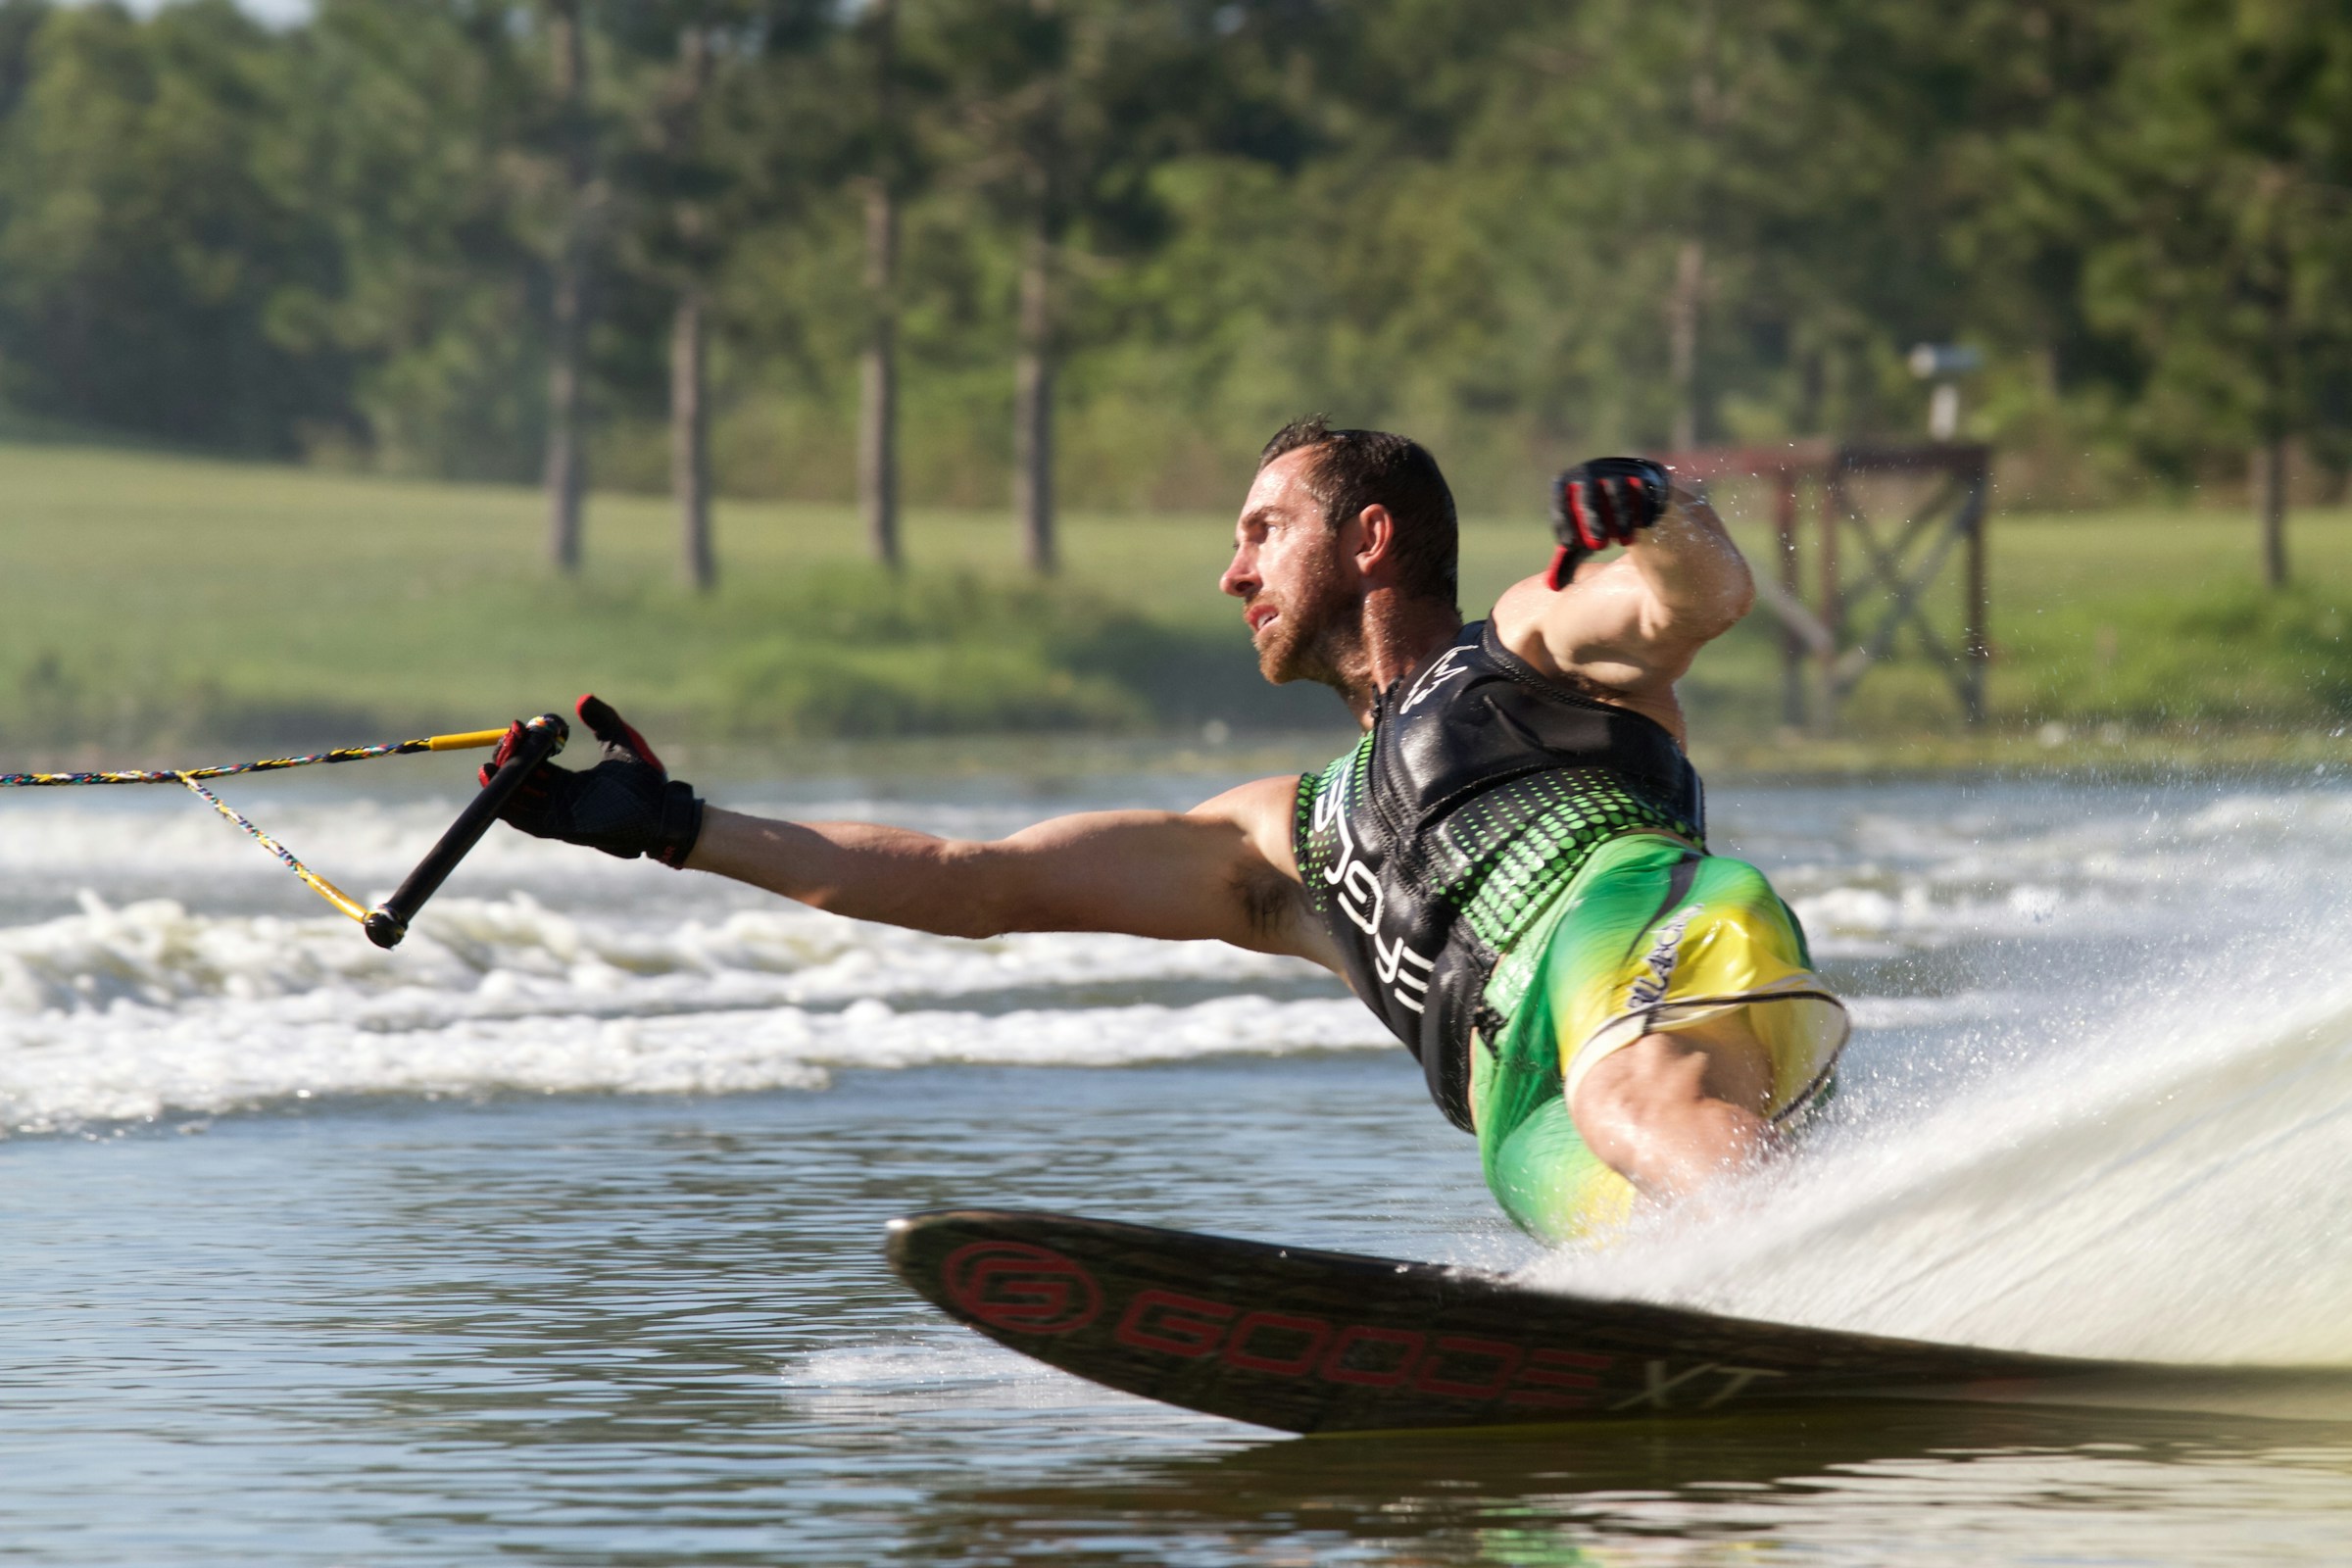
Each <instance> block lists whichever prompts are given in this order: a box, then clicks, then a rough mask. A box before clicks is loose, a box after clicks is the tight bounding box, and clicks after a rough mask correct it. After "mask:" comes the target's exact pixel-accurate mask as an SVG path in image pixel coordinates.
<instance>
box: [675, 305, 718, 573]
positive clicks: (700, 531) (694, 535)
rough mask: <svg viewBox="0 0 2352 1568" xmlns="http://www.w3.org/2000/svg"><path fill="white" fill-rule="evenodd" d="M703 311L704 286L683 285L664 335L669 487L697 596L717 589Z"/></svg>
mask: <svg viewBox="0 0 2352 1568" xmlns="http://www.w3.org/2000/svg"><path fill="white" fill-rule="evenodd" d="M707 309H708V302H707V300H706V297H705V294H704V291H703V286H702V285H701V284H700V283H692V284H689V285H687V287H686V288H685V289H684V290H683V291H682V292H681V293H680V294H679V295H678V308H677V315H676V317H675V318H674V319H673V320H672V321H671V324H670V335H669V484H670V492H671V494H672V495H674V496H675V497H676V498H677V503H678V524H679V532H680V536H681V539H682V541H683V543H684V545H685V559H684V561H683V562H682V563H681V564H682V566H683V568H684V571H685V577H686V585H687V586H688V587H690V588H692V589H693V590H694V591H695V592H697V593H709V592H710V591H711V589H712V588H714V587H716V586H717V585H718V562H717V559H716V557H715V556H714V555H713V554H712V552H711V407H710V386H709V380H710V367H709V364H708V359H709V356H708V354H707V352H706V347H705V345H706V340H707V338H708V335H709V334H708V330H707V328H706V325H705V321H704V316H705V314H706V311H707Z"/></svg>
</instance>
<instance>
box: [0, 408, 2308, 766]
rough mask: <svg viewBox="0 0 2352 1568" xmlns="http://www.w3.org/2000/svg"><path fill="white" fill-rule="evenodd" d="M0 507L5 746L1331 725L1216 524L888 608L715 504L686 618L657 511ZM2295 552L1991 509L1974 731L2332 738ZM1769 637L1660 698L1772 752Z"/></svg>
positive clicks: (1936, 693) (645, 504)
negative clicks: (1267, 654)
mask: <svg viewBox="0 0 2352 1568" xmlns="http://www.w3.org/2000/svg"><path fill="white" fill-rule="evenodd" d="M1241 479H1242V476H1240V475H1237V476H1236V488H1237V492H1238V489H1239V486H1240V483H1241ZM0 496H5V497H6V503H5V512H6V522H5V527H4V532H0V741H4V742H5V744H6V746H7V748H8V752H9V755H11V756H12V757H26V756H32V755H40V756H44V757H60V756H73V755H81V756H87V755H95V754H98V753H104V754H105V755H107V756H110V757H123V758H132V757H147V756H154V755H158V754H160V753H164V752H170V751H173V750H174V749H177V748H183V747H184V746H186V745H188V744H192V743H200V742H201V743H207V744H221V745H230V744H240V745H275V744H279V743H297V742H319V743H324V742H332V741H344V740H350V739H356V738H362V737H371V736H375V735H378V734H389V733H392V732H395V731H402V732H406V731H414V730H421V729H432V728H447V727H470V726H472V725H476V724H480V723H484V722H490V721H495V720H498V719H501V718H504V717H505V716H507V715H510V714H513V713H517V712H522V711H537V710H540V709H544V708H548V707H551V706H557V705H560V704H562V703H564V702H565V701H566V700H567V699H568V698H569V697H570V696H571V695H572V694H574V693H576V692H579V691H582V690H587V689H592V688H593V689H596V690H600V691H603V692H605V693H607V694H608V695H610V696H612V697H613V698H614V699H615V700H616V701H620V702H621V703H623V705H624V706H625V707H626V708H628V709H629V710H631V711H632V712H633V713H642V714H644V715H645V716H646V717H647V718H648V719H650V720H652V721H654V722H656V723H659V724H661V725H662V726H664V727H665V728H667V729H668V730H669V731H670V732H671V733H675V734H678V735H680V736H688V737H694V738H696V739H699V740H703V741H707V742H724V741H739V742H752V743H759V742H767V741H774V740H780V739H787V738H792V737H796V736H800V737H805V736H841V735H903V734H921V733H975V732H983V731H995V732H1004V731H1051V730H1064V731H1084V732H1113V733H1116V732H1141V731H1148V730H1152V729H1167V728H1176V727H1190V728H1192V729H1194V730H1196V731H1197V730H1198V729H1199V727H1200V726H1201V724H1203V723H1205V722H1207V721H1209V720H1218V721H1221V722H1224V723H1226V724H1228V725H1230V726H1233V727H1235V728H1239V729H1245V730H1246V729H1252V728H1255V729H1264V730H1274V729H1282V728H1298V727H1325V726H1330V725H1331V724H1332V723H1333V719H1334V712H1333V710H1332V708H1331V706H1330V704H1329V700H1328V698H1327V697H1325V696H1323V695H1322V694H1320V693H1316V692H1312V691H1304V690H1299V689H1290V690H1285V691H1272V690H1269V689H1267V688H1265V687H1263V686H1262V685H1261V684H1260V683H1258V682H1257V681H1256V679H1255V675H1254V671H1253V667H1252V665H1251V663H1250V656H1249V651H1248V647H1247V643H1246V641H1245V639H1244V638H1243V636H1242V634H1241V631H1240V628H1239V625H1238V619H1237V617H1236V615H1235V613H1234V607H1233V606H1232V605H1231V603H1230V602H1228V601H1225V600H1223V599H1221V598H1220V597H1219V596H1218V595H1217V593H1216V589H1215V581H1216V575H1217V572H1218V570H1219V568H1220V567H1221V565H1222V564H1223V562H1224V559H1225V552H1226V547H1227V545H1226V541H1227V529H1228V527H1229V525H1230V524H1229V519H1227V518H1224V517H1219V516H1149V517H1129V516H1089V515H1079V516H1073V517H1071V518H1069V519H1068V520H1067V523H1066V536H1065V554H1066V559H1067V562H1068V566H1067V569H1066V570H1065V572H1064V573H1063V574H1062V575H1061V576H1060V577H1059V578H1057V579H1056V580H1054V582H1052V583H1050V584H1044V585H1039V584H1035V583H1032V582H1029V581H1027V580H1025V579H1023V578H1022V577H1021V575H1020V574H1019V573H1018V571H1017V569H1016V566H1015V559H1016V558H1015V542H1014V538H1013V533H1012V528H1011V525H1010V523H1009V521H1008V520H1007V519H1006V518H1005V517H1004V516H1003V515H975V514H961V515H956V514H923V513H918V514H916V515H914V516H913V517H911V518H910V519H909V521H908V525H907V548H908V554H909V556H910V558H911V559H912V560H913V561H914V562H915V563H916V570H914V571H913V572H912V573H910V574H909V576H908V578H907V580H906V581H904V582H901V583H893V582H891V581H889V580H887V579H886V578H884V577H883V576H882V575H881V574H880V573H878V572H876V571H874V570H873V569H872V568H870V567H868V566H866V565H865V564H863V563H862V561H861V560H860V555H859V541H858V530H857V524H856V519H855V518H854V516H853V515H851V514H850V513H849V512H848V511H847V510H845V509H836V508H824V507H807V506H782V505H733V506H725V507H722V508H721V509H720V513H719V520H718V530H719V540H720V550H721V556H722V561H723V564H724V569H725V573H726V576H725V580H724V582H723V583H722V586H721V588H720V591H719V592H718V593H717V594H716V595H715V596H714V597H713V598H711V599H710V600H696V599H694V598H693V597H691V596H689V595H686V594H684V593H682V592H680V591H678V590H677V589H676V588H675V587H673V586H672V585H671V583H672V576H673V571H672V565H671V548H670V535H671V522H670V518H669V514H668V510H667V508H666V506H665V505H663V504H662V503H661V502H659V501H656V500H650V499H645V498H630V497H599V498H598V500H597V502H596V504H595V506H594V508H593V511H592V514H591V517H590V523H589V558H590V563H591V564H590V569H589V570H588V571H587V572H586V573H585V574H584V575H583V577H582V578H581V579H580V580H579V581H577V582H557V581H554V580H552V579H551V578H550V577H549V576H548V574H547V573H546V572H545V570H544V569H543V568H542V566H541V565H540V564H539V551H540V533H541V527H542V515H541V509H540V503H539V500H538V498H537V497H536V496H535V495H533V494H531V493H530V492H527V491H522V490H515V489H500V488H487V487H465V486H449V485H431V484H422V483H414V482H402V481H394V480H384V479H374V478H365V477H354V476H349V475H339V474H330V473H321V472H312V471H305V470H300V469H290V468H276V467H266V466H241V465H231V464H219V463H209V462H205V461H201V460H193V459H185V458H172V457H164V456H152V455H126V454H121V453H112V452H107V451H103V450H96V449H89V448H63V447H42V446H0ZM1742 531H1743V532H1745V531H1746V530H1745V529H1744V528H1743V529H1742ZM1749 542H1750V543H1751V545H1754V544H1760V543H1761V541H1760V539H1751V540H1750V541H1749ZM2293 543H2294V550H2295V555H2296V564H2297V568H2298V573H2299V578H2300V582H2301V586H2300V587H2299V588H2298V589H2297V591H2295V592H2294V593H2292V594H2290V595H2287V596H2284V597H2278V598H2275V597H2271V596H2266V595H2263V594H2261V593H2260V592H2259V591H2258V590H2257V589H2256V587H2255V585H2254V580H2253V573H2254V566H2253V563H2254V548H2253V528H2252V524H2251V522H2250V521H2249V520H2248V519H2246V518H2245V517H2244V516H2243V515H2240V514H2234V513H2231V514H2224V513H2208V512H2198V511H2193V510H2164V509H2146V510H2141V511H2132V512H2106V513H2096V514H2083V515H2065V516H2017V517H1997V518H1996V521H1995V525H1994V533H1993V543H1992V557H1991V559H1992V565H1993V578H1992V598H1993V612H1994V622H1993V624H1994V638H1995V644H1996V649H1997V654H1998V658H1997V662H1996V663H1995V665H1994V668H1993V675H1992V688H1991V697H1992V706H1993V711H1994V716H1995V724H1994V728H1995V730H1996V732H1997V734H1998V736H2002V737H2007V739H1998V740H1996V741H1994V742H1991V743H1987V744H1990V745H1993V746H1995V747H1996V748H1999V747H2008V748H2016V749H2023V750H2024V751H2025V752H2026V753H2027V754H2031V753H2033V752H2034V751H2049V750H2051V749H2053V748H2054V747H2055V748H2059V749H2063V748H2064V747H2066V746H2073V745H2077V744H2082V745H2090V746H2093V747H2094V748H2095V747H2099V746H2104V747H2107V748H2110V749H2114V748H2123V749H2125V750H2127V751H2128V750H2131V749H2133V747H2134V745H2135V742H2136V740H2137V738H2140V737H2146V736H2151V735H2155V736H2174V737H2180V736H2185V735H2188V734H2190V733H2191V732H2195V733H2201V734H2205V735H2208V736H2213V735H2226V734H2236V733H2244V732H2251V731H2264V732H2274V733H2275V732H2297V731H2305V732H2309V731H2317V732H2320V733H2325V732H2326V731H2327V729H2329V728H2332V727H2334V726H2337V725H2340V724H2343V723H2345V722H2346V721H2347V720H2352V645H2348V644H2347V643H2346V641H2345V632H2346V630H2347V629H2348V628H2352V613H2348V607H2352V515H2347V514H2343V513H2334V514H2319V513H2312V514H2305V515H2300V516H2299V517H2298V518H2297V519H2296V522H2295V532H2294V536H2293ZM1545 553H1546V552H1545V546H1544V533H1543V529H1542V525H1541V523H1540V522H1539V521H1537V520H1536V519H1535V518H1534V517H1533V516H1532V515H1530V516H1528V517H1525V518H1513V519H1490V518H1480V519H1472V520H1470V521H1469V522H1467V523H1466V524H1465V529H1464V573H1463V575H1464V603H1465V605H1466V606H1467V607H1470V608H1471V609H1473V610H1474V611H1475V610H1476V609H1479V608H1483V606H1484V605H1485V604H1487V603H1488V602H1489V601H1491V599H1492V598H1493V596H1494V594H1495V592H1496V591H1497V590H1498V589H1499V588H1500V587H1501V586H1502V585H1503V584H1505V583H1507V582H1508V581H1510V580H1511V579H1512V578H1514V577H1515V576H1518V575H1521V574H1523V573H1524V572H1526V571H1528V570H1531V569H1534V567H1535V566H1537V565H1538V564H1541V562H1542V561H1543V559H1544V555H1545ZM1949 610H1950V607H1949V606H1948V605H1945V606H1943V607H1942V608H1941V610H1940V611H1939V613H1945V614H1947V615H1948V614H1949ZM1946 623H1947V624H1949V622H1948V620H1947V622H1946ZM1777 646H1778V644H1777V632H1776V630H1775V629H1774V628H1773V626H1772V625H1771V624H1770V623H1769V622H1768V621H1767V620H1766V618H1765V617H1764V616H1762V615H1761V614H1759V615H1757V616H1755V617H1752V618H1751V620H1750V622H1749V623H1748V624H1746V625H1744V626H1742V627H1741V628H1740V629H1739V630H1738V631H1736V632H1735V633H1734V634H1733V635H1732V636H1731V637H1729V638H1727V639H1726V640H1725V641H1724V643H1722V644H1720V645H1719V646H1718V647H1717V648H1715V649H1713V650H1710V651H1709V653H1708V654H1707V655H1706V657H1705V658H1704V659H1703V660H1702V661H1701V662H1700V664H1699V666H1698V669H1697V670H1696V671H1695V672H1694V673H1693V677H1692V679H1691V682H1690V684H1689V687H1688V694H1689V697H1690V701H1691V707H1692V709H1693V716H1694V719H1695V721H1696V723H1697V725H1698V726H1699V729H1700V733H1701V737H1702V739H1704V740H1706V741H1708V742H1710V743H1711V744H1713V745H1716V746H1720V747H1724V748H1729V749H1734V750H1738V751H1740V753H1741V754H1742V755H1751V754H1756V753H1758V752H1759V750H1761V751H1762V752H1764V753H1769V752H1770V751H1771V749H1772V748H1773V746H1774V744H1775V739H1774V738H1775V733H1776V730H1777V728H1778V726H1779V721H1780V711H1779V690H1780V685H1779V681H1780V677H1779V669H1778V662H1777ZM1845 720H1846V722H1845V730H1846V734H1847V736H1848V737H1849V740H1850V739H1859V740H1860V741H1862V742H1866V743H1870V744H1872V745H1874V746H1876V747H1878V748H1879V749H1881V750H1882V751H1884V750H1885V749H1887V748H1889V747H1892V748H1896V749H1900V748H1903V747H1906V746H1912V745H1914V744H1916V745H1918V746H1925V747H1929V748H1931V749H1932V748H1933V747H1934V746H1936V745H1940V744H1942V739H1941V738H1943V737H1948V736H1950V735H1951V734H1952V732H1953V730H1954V729H1955V727H1956V722H1957V710H1956V707H1955V705H1954V704H1953V702H1952V700H1951V698H1950V695H1949V693H1948V691H1947V690H1946V689H1945V687H1944V686H1943V684H1942V682H1941V680H1940V678H1939V677H1938V675H1937V674H1936V671H1935V670H1934V669H1933V668H1931V667H1930V666H1929V665H1928V664H1927V663H1926V662H1924V661H1923V660H1922V659H1921V658H1920V657H1919V656H1918V654H1917V653H1916V651H1914V650H1911V649H1909V648H1908V645H1905V646H1904V647H1903V648H1902V649H1900V650H1898V657H1897V659H1896V660H1894V661H1893V662H1890V663H1888V664H1887V666H1886V667H1884V668H1882V669H1880V670H1877V671H1874V672H1873V673H1872V675H1871V676H1870V677H1869V678H1868V679H1867V680H1866V681H1865V682H1864V683H1863V684H1862V686H1861V688H1860V690H1859V691H1858V693H1857V694H1856V696H1855V698H1854V700H1853V701H1852V703H1851V704H1850V705H1849V707H1848V709H1847V711H1846V715H1845ZM2060 732H2063V733H2062V734H2061V738H2060V739H2059V740H2058V741H2052V740H2051V739H2050V737H2051V736H2052V735H2053V734H2060ZM1971 744H1972V745H1973V744H1975V743H1971ZM1817 749H1818V748H1817ZM1979 749H1980V750H1981V749H1982V748H1979ZM1823 755H1824V756H1825V757H1827V756H1830V755H1834V753H1833V752H1831V751H1824V752H1823Z"/></svg>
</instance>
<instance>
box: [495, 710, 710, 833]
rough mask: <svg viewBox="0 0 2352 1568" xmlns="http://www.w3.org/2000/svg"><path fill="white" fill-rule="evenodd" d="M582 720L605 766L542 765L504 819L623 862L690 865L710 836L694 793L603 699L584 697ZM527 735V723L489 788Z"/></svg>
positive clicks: (502, 752)
mask: <svg viewBox="0 0 2352 1568" xmlns="http://www.w3.org/2000/svg"><path fill="white" fill-rule="evenodd" d="M579 713H580V722H581V723H583V724H585V725H587V726H588V732H589V733H590V734H592V735H594V736H595V737H596V738H597V739H598V740H600V741H602V742H604V754H605V760H603V761H601V762H599V763H597V764H596V765H595V766H594V767H591V768H585V769H580V770H577V771H575V770H573V769H571V768H568V767H558V766H557V765H556V764H555V763H553V762H541V763H540V764H539V765H538V766H537V767H535V768H533V769H532V770H531V772H530V776H529V777H527V778H525V779H524V780H523V781H522V783H521V785H520V786H519V787H518V788H517V789H516V790H515V795H514V798H513V799H511V800H509V801H508V802H507V806H506V809H505V810H503V811H501V812H499V815H500V816H501V817H503V818H504V819H505V820H507V821H508V822H510V823H512V824H513V825H515V827H518V828H520V829H521V830H522V831H523V832H525V833H528V834H529V835H530V836H531V837H533V838H535V839H561V840H562V841H563V842H564V843H565V844H584V845H586V846H587V847H588V848H590V849H592V850H602V851H604V852H605V853H606V854H607V855H615V856H618V857H619V858H622V859H624V860H634V859H636V858H638V857H639V856H641V855H650V856H652V857H653V858H655V859H657V860H660V861H661V862H662V864H663V865H666V866H669V867H671V868H673V869H675V868H676V867H679V866H682V865H684V864H685V863H686V857H687V856H688V855H689V854H690V853H692V851H693V849H694V841H695V840H696V839H697V838H698V837H700V836H701V834H702V831H703V803H702V801H701V799H700V798H699V797H697V796H696V795H695V793H694V788H693V786H691V785H689V784H686V783H684V782H682V781H680V780H678V779H674V778H671V777H670V776H669V770H668V769H667V768H665V767H663V766H662V759H661V758H659V757H657V756H656V755H654V749H653V748H652V747H651V746H648V745H647V744H646V743H645V737H644V736H642V735H640V734H638V733H637V731H636V730H634V729H632V728H631V727H630V726H629V725H628V724H627V723H626V722H624V721H623V720H622V718H621V716H620V715H619V714H618V713H615V712H614V711H613V708H612V705H611V704H609V703H607V702H605V701H604V700H603V699H602V698H597V697H583V698H581V699H580V702H579ZM521 734H522V726H521V725H520V724H516V725H515V726H514V728H512V729H510V730H508V731H507V738H506V739H505V740H503V741H500V742H499V743H498V750H497V751H496V752H495V753H493V754H492V755H491V758H490V761H489V763H488V764H487V765H486V766H484V767H483V769H482V773H481V779H482V782H483V783H485V784H487V783H489V782H490V775H491V774H493V773H495V772H497V771H498V767H499V764H500V763H501V762H504V761H505V760H507V758H508V756H509V755H510V754H512V753H513V751H514V750H515V743H516V741H517V740H518V739H519V738H520V736H521Z"/></svg>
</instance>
